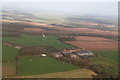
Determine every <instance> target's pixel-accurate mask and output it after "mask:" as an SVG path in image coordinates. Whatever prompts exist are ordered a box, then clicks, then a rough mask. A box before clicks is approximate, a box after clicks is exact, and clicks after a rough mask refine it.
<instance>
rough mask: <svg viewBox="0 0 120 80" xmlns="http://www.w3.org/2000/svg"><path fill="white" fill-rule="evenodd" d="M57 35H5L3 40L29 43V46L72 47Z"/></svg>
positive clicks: (20, 43)
mask: <svg viewBox="0 0 120 80" xmlns="http://www.w3.org/2000/svg"><path fill="white" fill-rule="evenodd" d="M57 39H58V37H57V36H46V37H45V38H43V36H30V35H25V34H24V35H22V36H21V37H19V38H16V37H3V41H8V42H12V43H16V44H19V45H27V46H53V47H56V48H71V47H72V46H70V45H68V44H65V43H62V42H60V41H58V40H57Z"/></svg>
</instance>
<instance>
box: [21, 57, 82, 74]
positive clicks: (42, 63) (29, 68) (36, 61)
mask: <svg viewBox="0 0 120 80" xmlns="http://www.w3.org/2000/svg"><path fill="white" fill-rule="evenodd" d="M30 59H31V60H32V61H29V60H30ZM19 61H20V66H19V75H20V76H27V75H38V74H45V73H55V72H64V71H69V70H75V69H80V68H79V67H76V66H74V65H71V64H66V63H63V62H60V61H58V60H56V59H54V58H51V57H33V56H28V57H21V58H20V59H19Z"/></svg>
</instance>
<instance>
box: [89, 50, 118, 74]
mask: <svg viewBox="0 0 120 80" xmlns="http://www.w3.org/2000/svg"><path fill="white" fill-rule="evenodd" d="M93 52H94V53H96V54H99V55H100V57H94V58H91V59H90V60H91V62H92V63H93V64H95V65H102V66H103V68H102V69H103V70H104V71H107V72H109V73H111V74H113V75H118V51H117V50H106V51H93Z"/></svg>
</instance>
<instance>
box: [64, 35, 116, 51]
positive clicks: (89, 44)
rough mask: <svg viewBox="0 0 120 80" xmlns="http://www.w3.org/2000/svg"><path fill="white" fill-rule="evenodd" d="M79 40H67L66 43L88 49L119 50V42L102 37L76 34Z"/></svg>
mask: <svg viewBox="0 0 120 80" xmlns="http://www.w3.org/2000/svg"><path fill="white" fill-rule="evenodd" d="M75 38H76V40H77V41H65V43H68V44H71V45H74V46H77V47H80V48H85V49H88V50H117V49H118V42H117V41H113V40H110V39H107V38H101V37H86V36H76V37H75Z"/></svg>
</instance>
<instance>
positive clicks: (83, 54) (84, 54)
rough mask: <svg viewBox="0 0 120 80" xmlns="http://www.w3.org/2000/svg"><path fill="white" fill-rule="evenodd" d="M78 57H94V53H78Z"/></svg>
mask: <svg viewBox="0 0 120 80" xmlns="http://www.w3.org/2000/svg"><path fill="white" fill-rule="evenodd" d="M77 55H78V56H93V55H94V53H93V52H91V51H83V52H78V53H77Z"/></svg>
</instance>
